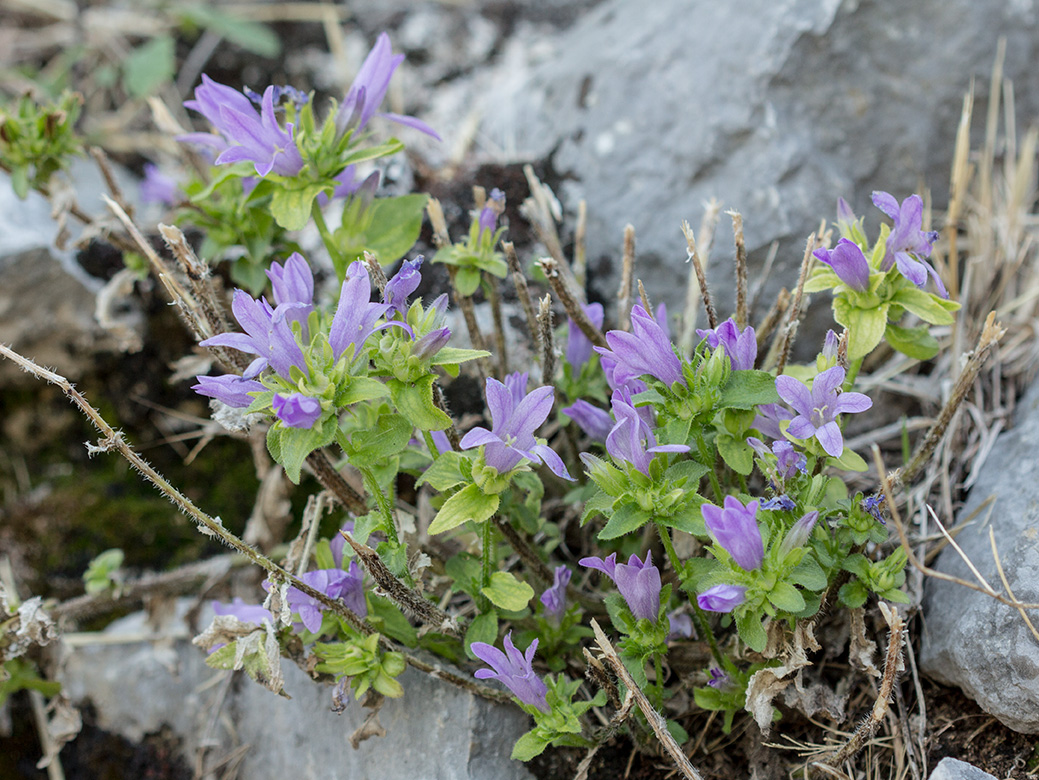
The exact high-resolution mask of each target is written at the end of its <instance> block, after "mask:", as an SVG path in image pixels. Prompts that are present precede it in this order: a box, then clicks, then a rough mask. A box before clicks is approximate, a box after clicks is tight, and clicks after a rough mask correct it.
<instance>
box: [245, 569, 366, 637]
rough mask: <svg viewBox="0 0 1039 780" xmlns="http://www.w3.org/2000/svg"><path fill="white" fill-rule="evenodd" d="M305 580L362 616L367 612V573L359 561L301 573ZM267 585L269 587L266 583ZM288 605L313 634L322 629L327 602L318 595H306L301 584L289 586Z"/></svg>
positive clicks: (265, 584) (302, 578)
mask: <svg viewBox="0 0 1039 780" xmlns="http://www.w3.org/2000/svg"><path fill="white" fill-rule="evenodd" d="M300 580H302V581H303V583H304V584H306V585H309V586H310V587H312V588H313V589H314V590H318V591H321V592H322V593H324V594H325V595H326V596H328V597H329V598H331V599H342V600H343V604H345V605H346V607H347V608H348V609H350V610H352V611H353V612H354V613H355V614H357V615H358V616H360V617H365V616H366V615H367V614H368V605H367V603H366V602H365V600H364V574H363V573H362V572H361V569H360V567H358V565H357V561H350V568H349V569H348V570H346V571H343V570H342V569H315V570H314V571H308V572H307V573H306V574H304V575H302V576H301V577H300ZM264 587H265V588H267V587H269V584H268V583H264ZM286 597H287V599H288V602H289V609H291V610H292V611H293V612H295V613H296V614H298V615H299V619H300V622H301V623H303V626H304V628H306V629H307V631H309V632H310V633H312V634H316V633H317V632H318V631H319V630H320V629H321V613H322V611H323V610H324V606H323V605H322V604H321V602H320V601H318V600H317V599H315V598H313V597H311V596H308V595H306V594H305V593H304V592H303V591H301V590H300V589H299V588H296V587H291V588H289V589H288V593H287V596H286Z"/></svg>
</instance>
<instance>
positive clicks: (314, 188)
mask: <svg viewBox="0 0 1039 780" xmlns="http://www.w3.org/2000/svg"><path fill="white" fill-rule="evenodd" d="M325 189H326V185H324V184H318V183H314V184H307V185H305V186H303V187H292V188H289V187H284V186H283V187H277V188H276V189H275V190H274V195H273V197H271V214H272V215H273V216H274V221H275V222H277V223H278V225H279V226H281V227H283V228H285V230H302V229H303V228H304V227H306V225H307V223H308V222H309V221H310V213H311V209H312V208H313V206H314V198H316V197H317V196H318V195H320V194H321V193H322V192H323V191H324V190H325Z"/></svg>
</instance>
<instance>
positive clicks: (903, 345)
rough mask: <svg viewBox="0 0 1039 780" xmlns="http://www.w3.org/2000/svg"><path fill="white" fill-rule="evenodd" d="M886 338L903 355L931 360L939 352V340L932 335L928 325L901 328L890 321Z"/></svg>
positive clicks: (885, 334)
mask: <svg viewBox="0 0 1039 780" xmlns="http://www.w3.org/2000/svg"><path fill="white" fill-rule="evenodd" d="M884 338H885V339H887V343H888V344H890V345H891V346H892V347H894V348H895V349H897V350H898V351H899V352H901V353H902V354H903V355H906V356H908V357H911V358H914V359H915V360H930V359H931V358H933V357H934V356H935V355H937V354H938V340H937V339H935V337H934V336H932V335H931V332H930V331H929V330H928V329H927V326H926V325H920V326H918V327H916V328H901V327H899V326H898V325H892V324H891V323H890V322H889V323H888V325H887V330H886V331H884Z"/></svg>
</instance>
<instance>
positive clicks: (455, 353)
mask: <svg viewBox="0 0 1039 780" xmlns="http://www.w3.org/2000/svg"><path fill="white" fill-rule="evenodd" d="M490 356H491V353H490V352H487V351H486V350H483V349H459V348H458V347H444V348H443V349H441V350H440V351H439V352H437V354H436V356H435V357H434V358H433V360H431V361H430V362H431V363H432V364H433V365H434V366H449V365H454V364H457V363H465V362H467V361H469V360H477V359H479V358H485V357H490Z"/></svg>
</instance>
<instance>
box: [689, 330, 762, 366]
mask: <svg viewBox="0 0 1039 780" xmlns="http://www.w3.org/2000/svg"><path fill="white" fill-rule="evenodd" d="M696 335H697V336H699V337H700V338H701V339H707V346H708V347H710V348H711V349H717V348H718V347H719V346H721V347H722V348H724V349H725V354H726V355H727V356H728V358H729V363H730V364H731V365H732V370H733V371H745V370H747V369H751V368H754V361H755V360H757V359H758V340H757V336H756V335H755V334H754V328H751V327H747V328H744V329H743V332H742V333H740V331H739V329H738V328H737V327H736V320H734V319H733V318H732V317H729V319H727V320H726V321H725V322H723V323H722V324H721V325H719V326H718V327H717V328H714V329H713V330H712V329H704V328H697V329H696Z"/></svg>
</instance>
